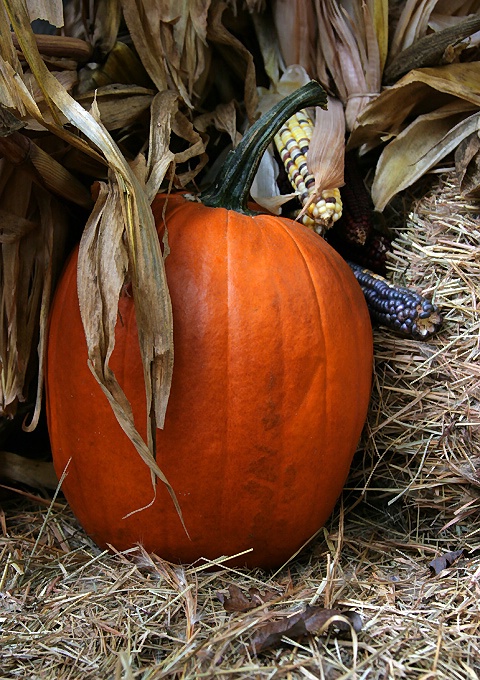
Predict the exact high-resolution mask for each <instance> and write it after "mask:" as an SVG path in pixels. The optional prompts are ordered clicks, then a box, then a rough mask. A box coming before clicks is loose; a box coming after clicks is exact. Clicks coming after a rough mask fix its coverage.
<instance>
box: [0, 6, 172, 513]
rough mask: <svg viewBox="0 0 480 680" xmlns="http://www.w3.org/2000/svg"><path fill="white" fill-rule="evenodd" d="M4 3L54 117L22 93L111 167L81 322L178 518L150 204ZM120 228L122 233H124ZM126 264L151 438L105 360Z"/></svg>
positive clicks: (164, 298) (25, 24)
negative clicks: (164, 453)
mask: <svg viewBox="0 0 480 680" xmlns="http://www.w3.org/2000/svg"><path fill="white" fill-rule="evenodd" d="M4 3H5V7H6V9H7V12H8V15H9V19H10V21H11V23H12V26H13V29H14V31H15V34H16V36H17V38H18V41H19V44H20V46H21V48H22V51H23V54H24V55H25V58H26V59H27V61H28V63H29V66H30V68H31V71H32V73H33V74H34V75H35V77H36V79H37V82H38V85H39V86H40V88H41V90H42V93H43V95H44V98H45V101H46V102H47V103H48V106H49V109H50V111H51V114H52V121H53V122H52V123H50V122H48V121H46V120H45V118H44V117H43V116H42V114H41V112H40V110H39V108H38V106H37V105H36V103H35V100H34V99H33V98H32V96H31V95H30V93H29V91H28V90H27V88H25V86H24V84H23V81H21V79H20V78H19V77H18V76H17V75H16V74H15V78H16V81H15V85H16V86H17V92H18V93H19V94H20V96H21V98H22V103H24V105H25V108H26V109H27V111H28V113H29V114H30V115H32V116H33V117H34V118H36V119H37V120H38V121H39V122H40V123H42V124H44V125H45V127H46V128H47V129H49V130H50V131H51V132H52V133H54V134H56V135H57V136H59V137H61V138H62V139H66V140H67V141H68V142H69V143H71V144H72V146H74V147H77V148H80V149H82V150H84V151H85V152H86V153H88V154H91V155H92V156H93V157H94V158H95V159H99V153H98V151H97V149H98V150H100V152H101V153H103V155H104V157H105V159H106V161H107V162H108V165H109V166H110V168H111V172H112V174H113V177H112V180H111V181H110V190H111V196H110V198H109V199H108V200H107V198H106V197H105V196H103V195H102V200H101V204H99V206H98V207H97V209H96V210H95V211H94V213H93V216H92V222H91V224H90V229H88V230H87V232H86V233H84V239H86V240H85V241H84V244H83V246H82V247H81V254H82V257H81V258H79V262H80V261H81V263H82V264H81V266H83V267H84V269H83V271H84V272H92V271H93V272H97V271H98V272H100V277H99V279H98V283H99V287H98V288H96V289H95V290H94V295H93V296H92V299H91V300H89V299H88V295H87V294H86V290H85V289H84V287H86V286H87V285H88V284H87V282H89V284H90V285H91V281H97V279H91V278H90V276H89V275H87V276H80V277H79V297H81V298H82V303H81V310H82V321H83V323H84V326H88V337H87V341H88V342H87V345H88V352H89V365H90V366H91V368H92V370H93V372H94V374H95V377H96V378H97V380H98V381H99V383H100V385H101V387H102V389H103V391H104V393H105V395H106V396H107V398H108V400H109V403H110V404H111V406H112V409H113V411H114V413H115V415H116V417H117V419H118V421H119V423H120V425H121V426H122V427H123V428H124V429H125V431H126V433H127V434H128V436H129V437H130V438H131V440H132V443H133V444H134V446H135V447H136V449H137V451H138V453H139V455H140V456H141V457H142V459H143V460H144V461H145V462H146V463H147V465H148V466H149V468H150V470H151V472H152V475H156V476H157V477H159V479H161V480H162V481H163V482H164V483H165V484H166V485H167V488H168V490H169V492H170V494H171V496H172V499H173V501H174V503H175V507H176V508H177V511H178V513H179V516H180V518H181V513H180V508H179V506H178V502H177V501H176V498H175V495H174V493H173V490H172V489H171V487H170V486H169V484H168V482H167V480H166V479H165V477H164V475H163V473H162V472H161V470H160V469H159V468H158V465H157V464H156V462H155V432H156V428H157V427H163V424H164V420H165V411H166V407H167V402H168V397H169V393H170V385H171V379H172V371H173V328H172V326H173V321H172V309H171V302H170V297H169V293H168V287H167V282H166V276H165V268H164V263H163V257H162V253H161V248H160V243H159V240H158V236H157V232H156V229H155V222H154V218H153V214H152V211H151V208H150V205H149V203H148V201H147V197H146V194H145V191H144V190H143V189H142V187H141V185H140V183H139V182H138V180H137V178H136V177H135V175H134V173H133V171H132V170H131V168H130V167H129V165H128V163H127V162H126V160H125V158H124V157H123V155H122V154H121V152H120V150H119V148H118V147H117V146H116V144H115V143H114V141H113V139H112V138H111V137H110V135H109V134H108V132H107V131H106V130H105V128H104V127H103V126H102V125H101V124H100V122H99V121H98V117H97V116H96V115H92V114H91V113H89V112H87V111H86V110H85V109H84V108H83V107H82V106H81V105H80V104H79V103H78V102H77V101H75V100H74V99H73V98H72V97H71V96H70V95H69V94H68V93H67V92H66V91H65V89H64V88H63V87H62V86H61V84H60V83H59V82H58V80H56V79H55V77H54V76H52V74H51V73H50V72H49V71H48V69H47V67H46V66H45V64H44V62H43V60H42V58H41V56H40V54H39V52H38V48H37V45H36V41H35V37H34V34H33V32H32V29H31V26H30V23H29V19H28V16H27V14H26V10H25V6H24V4H23V2H22V0H4ZM2 22H3V23H2ZM0 27H1V28H2V30H3V29H4V28H5V16H4V15H1V16H0ZM8 35H10V33H8ZM93 108H94V109H95V111H96V112H98V107H96V108H95V105H94V107H93ZM59 114H61V115H63V116H65V118H66V119H67V120H68V121H69V122H70V123H71V124H72V125H74V126H75V127H76V128H78V129H79V130H80V131H81V132H83V134H84V135H85V137H86V138H87V139H88V140H89V141H88V142H87V141H85V140H84V139H82V137H81V136H80V135H78V134H76V133H75V134H74V133H72V132H71V131H70V130H69V129H67V128H65V127H63V126H62V125H61V122H60V116H59ZM97 226H99V227H100V232H101V235H102V239H101V240H100V241H99V240H98V238H96V236H97V232H96V228H97ZM102 228H103V229H107V230H108V229H110V230H111V234H108V233H105V232H104V231H102ZM120 232H121V234H122V237H120V236H119V234H120ZM110 237H111V239H110ZM109 239H110V240H111V243H110V244H109ZM112 244H115V248H116V253H115V255H113V254H112V247H113V246H112ZM89 248H90V249H91V252H90V253H89ZM127 263H128V264H127ZM127 269H128V272H129V276H130V277H131V282H132V290H133V297H134V301H135V311H136V317H137V328H138V338H139V345H140V353H141V357H142V363H143V371H144V383H145V396H146V403H147V414H148V422H147V444H145V442H143V440H142V438H141V437H140V435H139V433H138V431H137V430H136V429H135V428H134V427H133V426H132V424H133V418H132V417H131V413H130V411H129V405H128V402H126V400H125V395H124V394H123V392H122V391H121V390H120V389H119V386H118V383H117V382H116V380H115V377H114V376H113V373H112V371H111V370H110V368H109V366H108V361H109V358H110V355H111V353H112V351H113V346H114V327H115V322H116V316H117V308H118V294H119V286H120V279H121V277H122V276H123V277H124V278H125V276H126V272H127ZM102 275H105V276H106V278H105V280H104V281H102V280H101V276H102ZM100 287H101V289H102V290H101V294H102V295H103V296H106V297H104V299H102V300H101V302H99V296H100ZM90 292H91V291H90ZM152 482H154V479H153V477H152ZM154 486H155V485H154Z"/></svg>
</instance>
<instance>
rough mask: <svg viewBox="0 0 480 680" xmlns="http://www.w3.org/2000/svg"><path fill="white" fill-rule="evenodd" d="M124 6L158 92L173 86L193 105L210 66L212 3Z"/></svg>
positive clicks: (163, 1)
mask: <svg viewBox="0 0 480 680" xmlns="http://www.w3.org/2000/svg"><path fill="white" fill-rule="evenodd" d="M121 5H122V9H123V15H124V17H125V21H126V23H127V26H128V29H129V32H130V35H131V37H132V40H133V43H134V45H135V48H136V50H137V52H138V54H139V55H140V58H141V60H142V63H143V64H144V66H145V68H146V70H147V71H148V74H149V76H150V78H151V79H152V81H153V82H154V84H155V86H156V87H157V89H158V90H159V91H160V92H161V91H162V90H166V89H167V88H168V87H169V86H171V87H173V88H174V89H175V90H176V91H177V92H178V94H179V95H180V96H181V97H182V99H183V100H184V101H185V102H186V103H188V104H189V105H192V98H193V94H194V86H195V83H196V82H197V80H198V78H199V77H200V75H201V74H202V72H203V70H204V68H205V64H206V49H207V48H206V35H207V13H208V9H209V6H210V2H208V1H207V2H205V0H194V1H193V2H186V1H185V0H182V2H172V1H171V0H160V1H159V2H157V3H155V4H152V3H151V2H149V1H148V0H121ZM159 52H160V54H161V55H162V58H160V59H159V58H158V53H159Z"/></svg>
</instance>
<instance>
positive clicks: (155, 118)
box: [145, 90, 178, 202]
mask: <svg viewBox="0 0 480 680" xmlns="http://www.w3.org/2000/svg"><path fill="white" fill-rule="evenodd" d="M177 110H178V95H176V94H175V93H174V92H169V91H168V90H167V91H165V92H160V93H159V94H157V95H156V96H155V98H154V100H153V102H152V106H151V109H150V138H149V145H148V150H149V151H148V163H147V166H146V169H145V183H146V188H145V191H146V193H147V197H148V200H149V202H152V201H153V199H154V197H155V195H156V194H157V193H158V191H159V190H160V185H161V183H162V182H163V178H164V177H165V173H166V172H167V169H168V167H169V165H170V164H171V163H172V162H173V161H174V159H175V156H174V154H173V153H172V152H171V151H170V148H169V145H170V131H171V125H172V116H173V115H175V112H176V111H177Z"/></svg>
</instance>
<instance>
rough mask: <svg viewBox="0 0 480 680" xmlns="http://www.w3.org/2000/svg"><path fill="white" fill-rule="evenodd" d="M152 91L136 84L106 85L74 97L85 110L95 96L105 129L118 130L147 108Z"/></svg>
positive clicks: (152, 95)
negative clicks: (93, 91)
mask: <svg viewBox="0 0 480 680" xmlns="http://www.w3.org/2000/svg"><path fill="white" fill-rule="evenodd" d="M153 97H154V91H153V90H149V89H146V88H144V87H137V86H136V85H121V86H118V85H106V86H104V87H99V88H98V89H97V90H95V94H94V95H93V94H92V93H88V94H83V95H80V96H78V95H77V97H76V99H77V101H78V102H79V103H80V104H82V106H84V107H85V108H86V109H87V110H88V109H89V108H90V107H91V105H92V103H93V100H94V98H95V100H96V103H97V106H98V109H99V112H100V119H101V121H102V124H103V125H104V126H105V129H106V130H109V131H110V130H120V129H122V128H126V127H128V126H129V125H131V124H132V123H134V122H135V121H136V120H137V119H138V118H139V117H140V116H141V115H142V114H143V113H145V111H147V110H148V109H149V107H150V106H151V104H152V100H153Z"/></svg>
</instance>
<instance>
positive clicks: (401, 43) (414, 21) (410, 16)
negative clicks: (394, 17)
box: [389, 0, 437, 59]
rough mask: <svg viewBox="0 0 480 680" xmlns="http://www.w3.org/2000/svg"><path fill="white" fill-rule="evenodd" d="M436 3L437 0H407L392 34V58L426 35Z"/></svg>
mask: <svg viewBox="0 0 480 680" xmlns="http://www.w3.org/2000/svg"><path fill="white" fill-rule="evenodd" d="M436 4H437V0H407V2H406V3H405V4H404V6H403V9H402V12H401V14H400V17H399V18H398V21H397V25H396V27H395V31H394V34H393V36H392V44H391V45H390V51H389V56H390V59H392V58H393V57H394V56H396V55H397V54H398V53H399V52H401V51H402V50H405V49H406V48H407V47H410V45H412V44H413V43H414V42H415V41H416V40H418V38H421V37H422V36H424V35H425V33H426V31H427V28H428V20H429V18H430V14H431V12H432V11H433V9H434V8H435V5H436Z"/></svg>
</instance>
